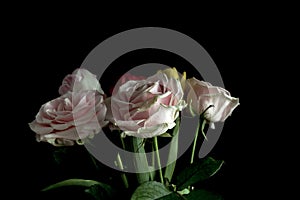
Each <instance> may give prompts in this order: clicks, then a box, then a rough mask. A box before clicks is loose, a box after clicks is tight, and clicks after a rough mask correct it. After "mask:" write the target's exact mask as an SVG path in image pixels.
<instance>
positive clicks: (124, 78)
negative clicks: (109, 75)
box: [109, 73, 145, 94]
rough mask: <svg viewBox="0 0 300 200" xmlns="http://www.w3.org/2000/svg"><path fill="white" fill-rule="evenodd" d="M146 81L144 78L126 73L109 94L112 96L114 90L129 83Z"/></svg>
mask: <svg viewBox="0 0 300 200" xmlns="http://www.w3.org/2000/svg"><path fill="white" fill-rule="evenodd" d="M143 79H145V77H144V76H135V75H133V74H130V73H125V74H123V75H122V76H121V77H120V78H119V80H118V82H117V83H116V85H115V86H112V87H111V88H110V89H109V93H110V94H112V93H113V90H114V88H119V87H120V86H121V85H123V84H124V83H126V82H127V81H130V80H143Z"/></svg>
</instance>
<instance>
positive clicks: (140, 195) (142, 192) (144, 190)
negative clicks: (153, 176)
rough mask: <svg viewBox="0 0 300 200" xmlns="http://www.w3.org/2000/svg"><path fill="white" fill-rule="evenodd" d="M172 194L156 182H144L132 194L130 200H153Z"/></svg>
mask: <svg viewBox="0 0 300 200" xmlns="http://www.w3.org/2000/svg"><path fill="white" fill-rule="evenodd" d="M170 193H172V192H171V191H169V190H168V189H167V188H166V187H165V186H164V185H163V184H162V183H159V182H156V181H149V182H145V183H143V184H142V185H140V186H139V187H138V188H137V189H136V190H135V191H134V193H133V194H132V196H131V200H154V199H159V198H160V197H163V196H166V195H168V194H170Z"/></svg>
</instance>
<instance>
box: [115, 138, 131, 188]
mask: <svg viewBox="0 0 300 200" xmlns="http://www.w3.org/2000/svg"><path fill="white" fill-rule="evenodd" d="M120 138H121V142H122V147H123V149H124V150H126V149H125V143H124V139H123V138H122V136H121V137H120ZM117 165H118V166H119V168H120V169H121V170H122V171H123V170H124V167H123V162H122V159H121V156H120V154H119V153H118V155H117ZM121 179H122V181H123V184H124V186H125V188H128V187H129V184H128V180H127V176H126V174H125V173H121Z"/></svg>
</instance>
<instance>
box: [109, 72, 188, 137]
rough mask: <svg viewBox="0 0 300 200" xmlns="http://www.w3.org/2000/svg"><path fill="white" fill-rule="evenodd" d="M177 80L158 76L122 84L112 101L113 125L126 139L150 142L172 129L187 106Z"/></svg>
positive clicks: (162, 75)
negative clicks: (147, 140)
mask: <svg viewBox="0 0 300 200" xmlns="http://www.w3.org/2000/svg"><path fill="white" fill-rule="evenodd" d="M182 97H183V90H182V88H181V85H180V82H179V81H178V80H177V79H174V78H169V77H168V76H167V75H166V74H164V73H161V72H160V73H157V74H155V75H154V76H151V77H149V78H147V79H145V80H130V81H127V82H125V83H124V84H123V85H121V86H120V88H119V89H118V90H117V91H116V92H114V94H113V95H112V97H111V111H112V117H113V122H114V124H115V125H116V126H118V127H119V128H120V129H121V130H123V131H124V133H125V134H126V135H131V136H135V137H140V138H151V137H155V136H158V135H161V134H163V133H165V132H166V131H167V130H168V129H171V128H173V127H174V126H175V122H174V121H175V119H176V118H177V117H178V115H179V112H178V111H180V110H182V109H183V108H184V107H185V106H186V104H185V101H184V100H182Z"/></svg>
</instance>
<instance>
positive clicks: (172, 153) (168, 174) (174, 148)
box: [164, 117, 180, 182]
mask: <svg viewBox="0 0 300 200" xmlns="http://www.w3.org/2000/svg"><path fill="white" fill-rule="evenodd" d="M179 124H180V118H179V117H178V118H177V120H176V126H175V128H174V130H173V138H172V140H171V144H170V150H169V155H168V162H167V163H170V164H168V165H167V167H166V169H165V175H164V177H165V178H166V179H168V181H169V182H171V180H172V176H173V173H174V170H175V165H176V159H177V153H178V136H179V127H180V125H179ZM172 161H173V162H172Z"/></svg>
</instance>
